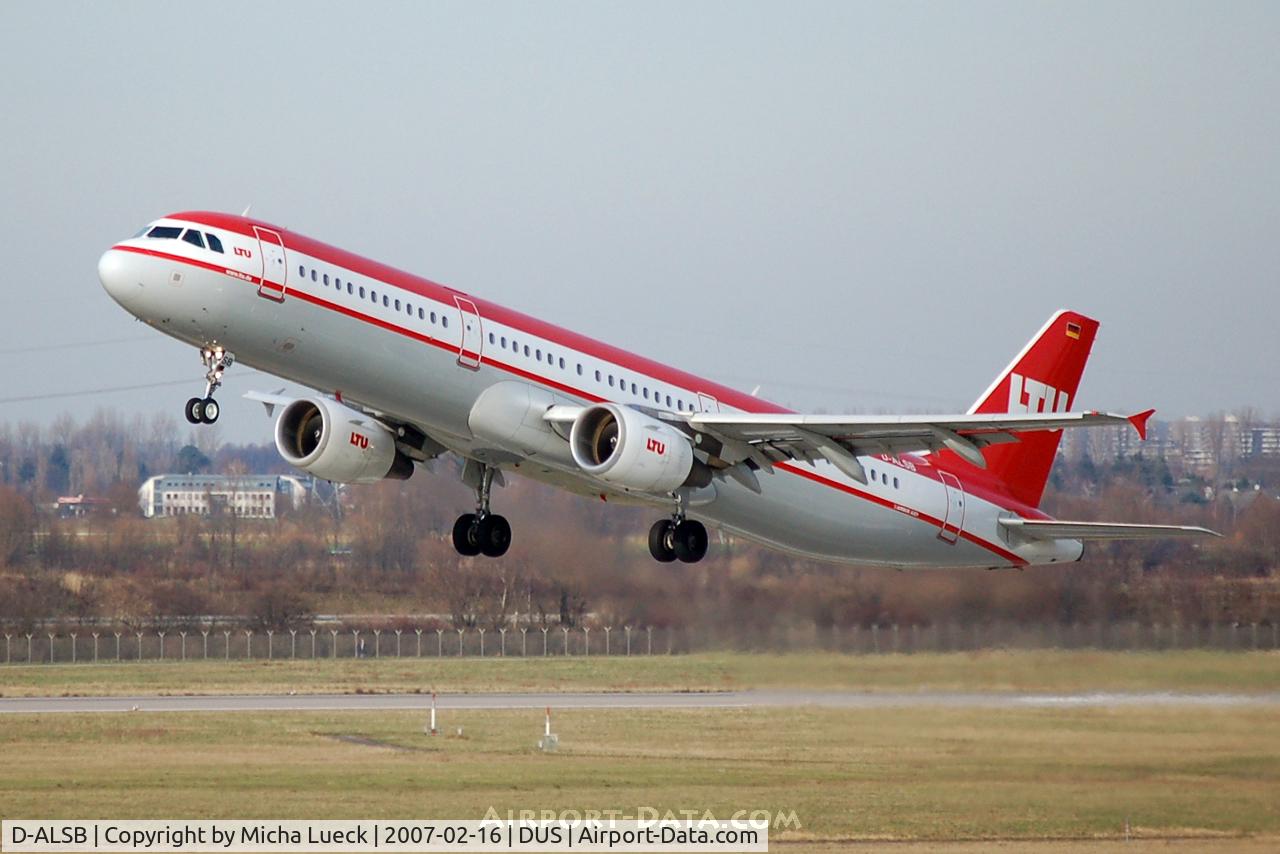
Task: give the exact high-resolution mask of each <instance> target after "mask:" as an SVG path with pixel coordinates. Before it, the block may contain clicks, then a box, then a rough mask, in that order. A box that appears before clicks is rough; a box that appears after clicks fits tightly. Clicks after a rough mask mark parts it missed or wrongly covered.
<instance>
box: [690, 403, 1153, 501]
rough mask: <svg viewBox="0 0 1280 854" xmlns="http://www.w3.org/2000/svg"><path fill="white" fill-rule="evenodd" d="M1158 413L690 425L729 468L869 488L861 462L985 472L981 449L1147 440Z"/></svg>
mask: <svg viewBox="0 0 1280 854" xmlns="http://www.w3.org/2000/svg"><path fill="white" fill-rule="evenodd" d="M1154 411H1155V410H1147V411H1146V412H1140V413H1138V414H1136V415H1117V414H1114V413H1109V412H1060V413H1049V412H1045V413H999V414H983V415H971V414H965V415H792V414H766V415H755V414H750V413H719V412H716V413H705V412H704V413H694V414H692V415H689V416H688V417H687V421H688V423H689V426H690V427H692V428H693V429H694V430H697V431H700V432H704V433H708V434H710V435H712V436H714V437H716V438H717V439H719V440H721V442H723V443H725V445H726V447H725V449H724V450H725V453H722V454H720V456H721V458H722V459H724V460H725V461H726V462H728V463H735V462H738V461H740V460H743V459H750V460H752V461H753V462H754V463H755V464H756V465H757V466H758V467H760V468H764V469H766V470H768V469H769V468H770V467H771V465H772V463H776V462H783V461H785V460H788V459H799V460H804V461H808V462H812V461H814V460H815V459H818V458H823V459H826V460H828V461H829V462H830V463H831V464H832V465H834V466H835V467H836V468H838V469H839V470H840V471H842V472H844V473H845V474H847V475H848V476H849V477H852V478H854V479H855V480H857V481H860V482H862V483H866V482H867V476H866V473H865V472H863V470H862V464H861V463H859V462H858V460H857V457H858V456H859V455H867V454H892V455H898V454H906V453H920V452H923V451H938V450H942V449H943V448H946V449H949V450H951V451H954V452H955V453H956V454H958V455H959V456H960V457H961V458H963V459H965V460H967V461H969V462H970V463H972V464H974V465H975V466H978V467H979V468H986V460H985V459H984V458H983V456H982V449H983V448H984V447H986V446H987V445H995V444H1002V443H1006V442H1016V441H1018V434H1020V433H1027V432H1034V431H1041V430H1063V429H1067V428H1072V427H1096V426H1100V425H1106V424H1130V425H1132V426H1133V427H1134V429H1135V430H1137V431H1138V434H1139V435H1140V436H1142V437H1143V438H1145V437H1146V424H1147V419H1148V418H1150V417H1151V414H1152V413H1153V412H1154Z"/></svg>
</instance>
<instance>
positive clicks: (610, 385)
mask: <svg viewBox="0 0 1280 854" xmlns="http://www.w3.org/2000/svg"><path fill="white" fill-rule="evenodd" d="M609 388H613V374H609Z"/></svg>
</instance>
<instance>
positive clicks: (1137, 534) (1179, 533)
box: [1000, 519, 1222, 540]
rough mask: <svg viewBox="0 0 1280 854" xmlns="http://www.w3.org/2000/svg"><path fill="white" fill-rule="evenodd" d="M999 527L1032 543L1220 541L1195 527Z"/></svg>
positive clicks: (1038, 523)
mask: <svg viewBox="0 0 1280 854" xmlns="http://www.w3.org/2000/svg"><path fill="white" fill-rule="evenodd" d="M1000 525H1001V526H1002V527H1004V528H1005V529H1007V530H1009V531H1012V532H1016V533H1017V534H1019V535H1020V536H1023V537H1027V538H1028V539H1032V540H1163V539H1170V538H1187V537H1221V536H1222V535H1221V534H1219V533H1218V532H1217V531H1210V530H1209V529H1208V528H1201V527H1198V526H1196V525H1138V524H1133V523H1130V522H1065V521H1059V520H1056V519H1053V520H1048V519H1045V520H1042V519H1001V520H1000Z"/></svg>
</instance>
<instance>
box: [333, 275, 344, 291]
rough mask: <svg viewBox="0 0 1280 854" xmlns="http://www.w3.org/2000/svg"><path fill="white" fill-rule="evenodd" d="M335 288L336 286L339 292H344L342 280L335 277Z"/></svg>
mask: <svg viewBox="0 0 1280 854" xmlns="http://www.w3.org/2000/svg"><path fill="white" fill-rule="evenodd" d="M333 286H334V287H335V288H337V289H338V290H342V279H339V278H338V277H337V276H334V277H333Z"/></svg>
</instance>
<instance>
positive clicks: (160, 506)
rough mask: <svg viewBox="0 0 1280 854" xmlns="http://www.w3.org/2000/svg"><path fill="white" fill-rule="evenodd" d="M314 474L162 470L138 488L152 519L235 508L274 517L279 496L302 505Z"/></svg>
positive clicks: (250, 516)
mask: <svg viewBox="0 0 1280 854" xmlns="http://www.w3.org/2000/svg"><path fill="white" fill-rule="evenodd" d="M312 485H313V484H312V482H311V479H310V478H302V477H294V476H292V475H287V474H279V475H276V474H245V475H227V474H162V475H157V476H155V477H153V478H150V479H149V480H147V481H146V482H144V483H143V484H142V486H141V487H139V488H138V506H139V507H140V508H142V515H143V516H146V517H147V518H148V519H153V518H156V517H159V516H187V515H194V516H208V515H209V514H210V513H212V512H234V513H235V514H236V515H237V516H240V517H242V518H246V519H274V518H275V516H276V500H277V498H279V499H280V500H282V501H288V502H289V503H290V504H291V505H292V506H293V507H295V508H296V507H299V506H301V505H302V503H303V502H304V501H306V498H307V494H308V493H309V492H310V491H311V488H312Z"/></svg>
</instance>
